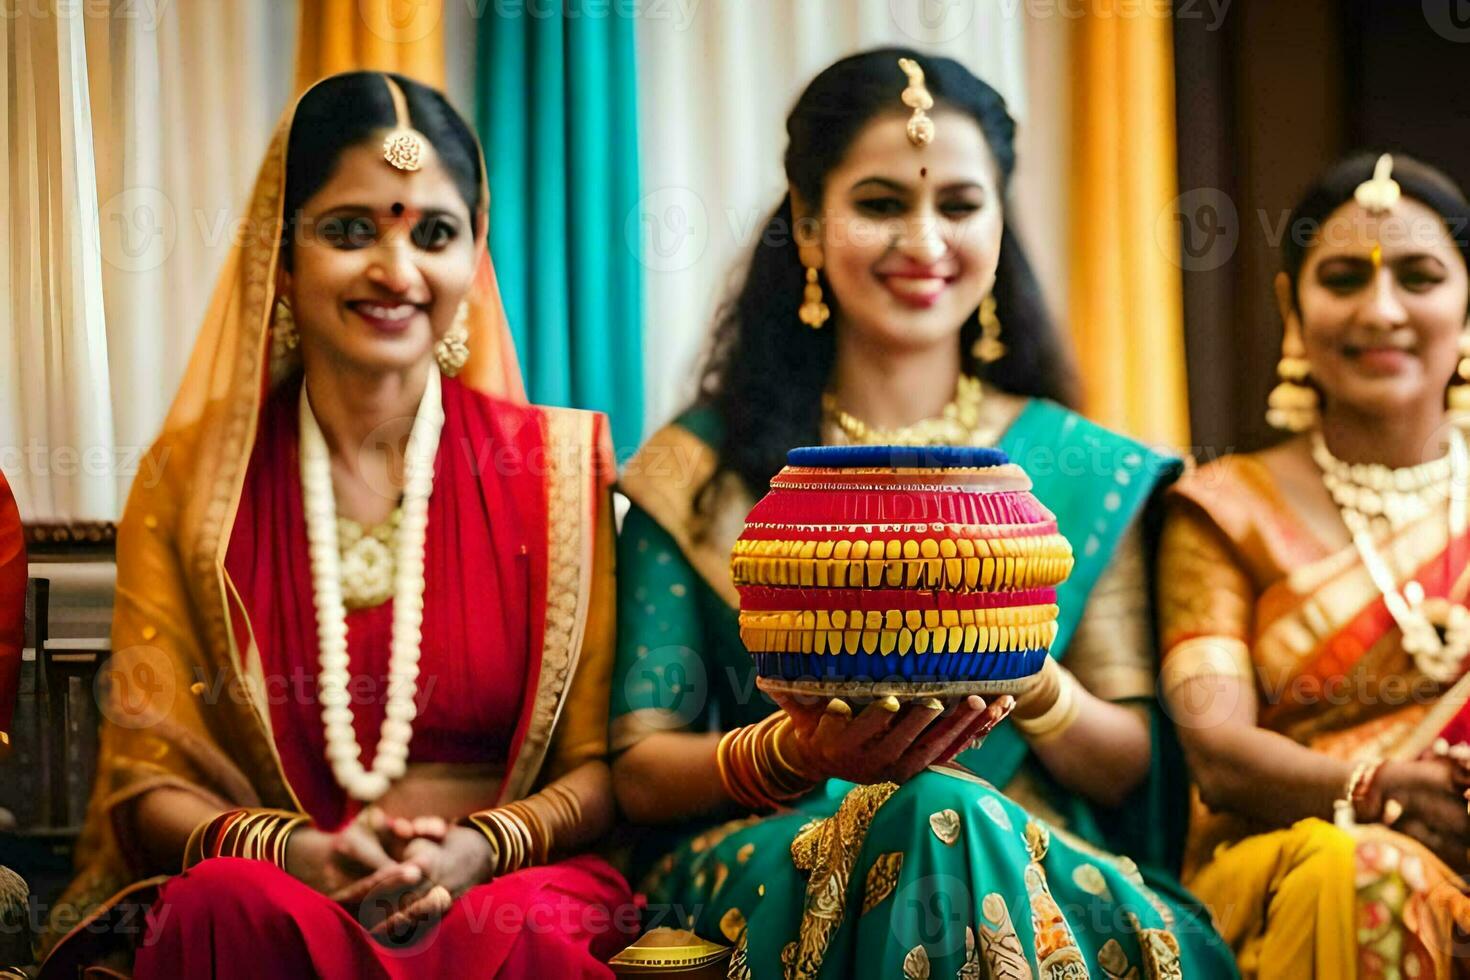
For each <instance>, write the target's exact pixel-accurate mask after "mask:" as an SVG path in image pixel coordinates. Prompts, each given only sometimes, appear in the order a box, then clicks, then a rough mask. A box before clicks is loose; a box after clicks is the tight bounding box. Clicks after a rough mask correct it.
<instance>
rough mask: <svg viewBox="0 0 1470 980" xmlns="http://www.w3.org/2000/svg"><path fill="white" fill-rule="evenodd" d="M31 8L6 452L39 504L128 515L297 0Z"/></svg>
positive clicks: (12, 271)
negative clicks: (131, 491)
mask: <svg viewBox="0 0 1470 980" xmlns="http://www.w3.org/2000/svg"><path fill="white" fill-rule="evenodd" d="M16 6H17V10H16V12H15V13H14V14H13V15H11V16H7V17H4V18H0V31H3V32H5V50H6V56H7V70H6V74H5V85H6V86H7V92H6V99H5V100H4V108H0V112H4V113H6V117H5V125H4V127H3V129H0V138H3V139H4V140H5V146H4V148H3V149H4V151H5V158H6V159H7V160H8V161H10V173H9V176H8V178H7V179H6V180H5V181H3V184H4V191H3V193H4V195H5V199H4V201H3V207H0V213H3V215H4V217H3V219H0V220H3V221H4V222H5V224H6V226H7V234H6V236H5V240H4V243H3V246H0V247H3V248H4V250H5V251H4V254H3V256H0V259H3V261H0V276H3V277H4V278H3V279H0V303H3V304H4V306H3V307H0V308H3V309H4V310H5V316H6V320H7V322H6V323H5V324H4V325H3V327H4V337H5V338H6V342H8V343H9V344H10V345H11V348H12V349H10V350H7V352H6V353H7V356H6V357H4V358H0V360H3V361H4V363H3V365H0V467H3V468H4V471H5V474H6V476H7V477H8V478H9V480H10V482H11V484H12V486H14V487H15V490H16V495H17V499H18V501H19V503H20V508H21V514H22V516H23V517H24V518H25V519H26V520H27V521H31V522H38V521H76V520H103V521H107V520H114V519H116V518H117V517H118V516H119V514H120V513H121V509H122V504H123V501H124V500H125V497H126V494H127V489H128V486H129V484H130V483H131V481H132V478H133V475H134V474H135V472H136V471H137V464H138V457H139V455H140V454H141V452H142V450H144V449H145V448H146V447H147V446H148V445H149V443H151V441H152V439H153V437H154V435H155V434H156V432H157V429H158V426H159V423H160V422H161V421H162V418H163V414H164V412H165V410H166V409H167V406H168V403H169V400H170V399H171V398H172V396H173V391H174V387H175V386H176V385H177V383H178V379H179V376H180V374H181V373H182V371H183V366H184V363H185V361H186V359H187V357H188V353H189V349H190V347H191V345H192V343H193V338H194V332H195V331H196V330H197V329H198V326H199V320H200V318H201V317H202V315H203V312H204V307H205V305H206V303H207V302H208V297H209V293H210V290H211V289H212V288H213V283H214V277H215V274H216V272H217V271H218V268H219V264H220V262H221V261H222V260H223V256H224V254H225V251H226V250H227V249H228V247H229V245H230V242H231V240H232V239H231V236H232V235H233V234H234V233H235V232H236V230H237V229H236V220H235V219H236V217H237V209H238V208H239V206H240V205H241V203H242V202H243V199H244V196H245V194H246V193H247V192H248V190H249V186H248V185H249V182H250V180H251V179H252V177H253V176H254V171H255V168H256V166H257V165H258V163H259V160H260V158H261V156H262V155H263V153H264V151H265V146H266V143H267V142H268V140H269V137H270V128H271V126H272V125H273V124H274V121H275V119H276V117H277V115H278V114H279V112H280V110H281V108H282V106H284V104H285V101H286V99H287V98H288V97H289V96H290V93H291V85H292V53H293V47H294V45H293V37H294V31H295V5H294V4H256V3H216V2H209V3H188V4H182V3H174V4H135V3H127V4H123V3H119V4H116V5H114V8H113V10H112V12H111V13H110V14H108V15H104V14H103V13H102V12H100V11H99V6H98V5H97V4H76V3H68V4H56V5H48V4H44V3H42V4H37V3H30V4H19V5H16ZM48 6H50V7H52V9H50V10H47V9H45V8H46V7H48Z"/></svg>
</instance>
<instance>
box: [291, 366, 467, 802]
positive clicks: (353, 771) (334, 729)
mask: <svg viewBox="0 0 1470 980" xmlns="http://www.w3.org/2000/svg"><path fill="white" fill-rule="evenodd" d="M443 427H444V408H443V402H442V396H441V392H440V387H439V372H438V370H436V369H430V371H429V380H428V383H427V384H426V385H425V386H424V396H423V399H422V400H421V401H420V402H419V407H418V413H417V414H416V415H415V416H414V420H413V429H412V430H411V431H410V433H409V437H408V449H407V452H406V453H405V458H404V489H403V517H402V519H401V520H400V522H399V525H398V531H397V535H396V537H397V541H396V544H397V549H396V550H397V554H396V556H395V561H394V566H395V567H394V573H393V634H392V635H393V639H392V645H391V651H390V654H389V657H388V703H387V706H386V717H385V718H384V719H383V727H382V730H381V734H380V735H379V738H378V748H377V752H376V754H375V755H374V758H373V764H372V769H371V771H369V770H365V769H364V768H363V765H362V763H361V762H360V761H359V756H360V755H361V751H362V750H361V748H360V746H359V745H358V744H357V732H356V729H355V728H354V727H353V723H352V718H353V716H352V699H351V696H350V695H349V694H348V691H347V686H348V682H349V680H350V678H349V676H348V672H347V667H348V659H347V609H346V605H345V603H344V600H343V596H342V570H341V567H340V565H339V556H338V550H337V500H336V495H335V493H334V491H333V489H332V468H331V460H330V458H329V456H328V454H327V442H326V439H325V437H324V436H323V435H322V430H321V427H320V426H319V425H317V421H316V415H315V414H313V412H312V410H311V404H310V402H309V401H308V400H307V397H306V386H305V385H303V386H302V388H301V489H302V495H303V497H304V498H305V509H306V540H307V543H308V545H309V547H310V551H311V584H312V598H313V601H314V603H315V606H316V621H317V644H318V648H319V654H318V659H317V664H318V672H317V686H318V690H319V693H318V698H319V699H320V700H321V705H322V724H323V726H324V727H325V728H326V756H327V760H328V762H330V763H331V766H332V775H333V776H334V777H335V778H336V780H337V784H338V785H339V786H341V787H342V788H343V789H344V790H346V792H347V794H348V795H349V796H351V797H352V798H353V799H356V800H361V801H362V802H364V803H371V802H372V801H374V800H376V799H378V798H379V797H380V796H382V795H383V794H384V793H386V792H387V791H388V786H389V784H390V783H391V782H392V781H393V780H395V779H398V778H399V777H401V776H402V775H403V773H404V772H405V771H406V767H407V761H408V743H409V742H410V741H411V740H412V738H413V719H414V716H415V715H416V714H417V713H418V706H417V704H416V703H415V697H416V695H417V694H418V675H419V653H420V650H419V645H420V643H421V642H422V633H421V632H420V631H421V628H422V626H423V621H424V540H425V537H426V533H427V530H428V525H429V496H430V494H432V493H433V490H434V457H435V455H436V454H437V453H438V451H439V433H440V431H441V430H442V429H443Z"/></svg>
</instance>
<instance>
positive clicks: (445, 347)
mask: <svg viewBox="0 0 1470 980" xmlns="http://www.w3.org/2000/svg"><path fill="white" fill-rule="evenodd" d="M469 317H470V302H469V300H461V301H460V304H459V310H458V311H457V312H456V313H455V314H454V323H452V324H450V326H449V329H448V330H446V331H445V332H444V336H442V337H440V338H439V340H438V341H437V342H436V343H435V344H434V360H436V361H438V362H439V372H440V373H441V374H443V375H444V376H445V377H446V378H452V377H454V376H455V375H456V374H458V373H459V369H460V368H462V367H464V362H465V361H467V360H469V358H470V347H469V340H470V331H469V327H467V326H466V325H465V323H466V321H467V320H469Z"/></svg>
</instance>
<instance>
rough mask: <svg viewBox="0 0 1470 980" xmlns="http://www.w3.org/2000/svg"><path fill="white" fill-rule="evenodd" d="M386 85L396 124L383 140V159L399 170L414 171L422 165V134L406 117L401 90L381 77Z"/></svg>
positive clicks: (392, 81)
mask: <svg viewBox="0 0 1470 980" xmlns="http://www.w3.org/2000/svg"><path fill="white" fill-rule="evenodd" d="M383 81H384V82H386V83H387V84H388V94H389V95H391V96H392V97H393V113H394V115H395V116H396V117H397V124H396V126H395V127H394V129H393V131H392V132H391V133H389V134H388V135H387V137H386V138H385V139H384V140H383V159H384V160H387V161H388V162H389V163H390V164H392V165H393V166H394V167H396V168H397V169H399V170H407V171H414V170H418V169H419V168H421V167H422V166H423V165H424V144H425V143H426V142H428V141H427V140H425V139H424V134H423V133H420V132H419V131H418V130H416V129H414V128H413V124H412V123H411V122H410V120H409V117H408V100H407V99H405V98H404V96H403V89H401V88H399V87H398V83H397V82H395V81H394V80H393V79H392V78H391V77H389V76H388V75H384V76H383Z"/></svg>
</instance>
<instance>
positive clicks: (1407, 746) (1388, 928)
mask: <svg viewBox="0 0 1470 980" xmlns="http://www.w3.org/2000/svg"><path fill="white" fill-rule="evenodd" d="M1380 549H1381V552H1382V553H1383V554H1384V556H1385V558H1386V560H1387V561H1388V562H1389V564H1390V566H1391V567H1393V568H1395V569H1399V570H1405V571H1406V572H1412V577H1413V578H1414V579H1417V581H1419V582H1420V584H1422V585H1423V586H1424V590H1425V594H1426V595H1428V596H1449V597H1451V598H1453V599H1455V600H1456V601H1462V600H1463V599H1464V596H1465V591H1466V585H1467V558H1470V539H1461V540H1456V541H1452V540H1450V536H1449V532H1448V528H1447V525H1446V521H1445V520H1444V517H1443V515H1442V514H1441V513H1435V514H1433V515H1431V516H1429V517H1427V518H1425V519H1423V520H1421V521H1418V522H1415V523H1414V524H1412V525H1410V526H1408V527H1405V528H1403V529H1401V530H1400V531H1398V532H1396V533H1395V534H1394V535H1392V536H1391V537H1390V538H1388V539H1386V540H1381V541H1380ZM1409 577H1410V575H1408V574H1401V576H1400V578H1401V580H1400V585H1401V586H1402V585H1403V583H1404V582H1406V581H1407V580H1408V578H1409ZM1158 580H1159V582H1160V608H1159V616H1160V626H1161V629H1162V633H1163V638H1162V649H1163V650H1164V666H1163V675H1164V676H1163V683H1162V685H1161V687H1162V688H1163V690H1164V691H1165V693H1167V692H1168V691H1169V690H1170V689H1172V688H1177V687H1178V686H1179V685H1180V684H1182V683H1183V681H1184V680H1185V679H1188V677H1190V676H1195V675H1196V674H1197V673H1205V671H1202V670H1200V666H1199V665H1201V664H1202V663H1203V662H1206V661H1207V662H1208V664H1209V670H1208V673H1213V674H1215V675H1217V676H1218V675H1227V676H1228V675H1235V676H1238V677H1241V678H1244V679H1248V680H1250V681H1252V682H1253V683H1254V686H1255V690H1256V696H1257V699H1258V719H1259V720H1258V723H1259V724H1260V725H1261V726H1262V727H1264V728H1268V729H1270V730H1272V731H1275V732H1279V733H1281V734H1283V735H1286V736H1288V737H1290V738H1292V739H1294V740H1295V741H1297V742H1300V743H1301V744H1303V745H1306V746H1309V747H1311V748H1313V749H1315V750H1317V751H1319V752H1322V753H1324V754H1326V755H1329V756H1332V757H1334V758H1338V759H1344V760H1349V761H1354V762H1360V761H1367V760H1383V759H1408V758H1415V757H1417V756H1419V755H1421V754H1422V753H1423V752H1424V751H1425V750H1426V749H1427V748H1428V747H1429V746H1430V745H1431V744H1432V743H1433V741H1434V739H1435V738H1437V737H1439V736H1440V735H1441V734H1442V733H1447V732H1454V731H1456V730H1458V728H1459V727H1460V726H1461V725H1462V724H1463V723H1464V720H1465V719H1464V717H1463V716H1465V715H1470V710H1467V709H1466V707H1465V702H1466V693H1467V690H1470V677H1466V678H1461V680H1460V681H1459V682H1458V683H1456V684H1455V685H1453V686H1452V687H1451V688H1449V689H1447V690H1446V689H1442V688H1441V687H1440V686H1439V685H1438V684H1436V683H1434V682H1433V681H1431V680H1430V679H1429V678H1427V677H1425V676H1424V675H1423V674H1422V673H1421V672H1419V671H1418V669H1417V668H1416V667H1415V665H1414V662H1413V660H1412V658H1411V657H1410V656H1409V655H1408V654H1407V653H1405V652H1404V650H1403V647H1402V643H1401V637H1400V633H1399V630H1398V627H1397V625H1396V624H1395V622H1394V620H1393V618H1392V616H1391V615H1390V614H1389V612H1388V610H1387V608H1386V607H1385V605H1384V602H1383V598H1382V596H1381V594H1380V593H1379V591H1378V590H1377V588H1376V587H1375V586H1374V584H1373V582H1372V580H1371V579H1370V577H1369V574H1368V570H1367V568H1366V567H1365V566H1364V564H1363V563H1362V560H1361V559H1360V558H1359V556H1358V553H1357V551H1356V549H1355V548H1354V547H1353V546H1352V545H1348V546H1346V547H1344V548H1341V549H1338V550H1333V549H1331V548H1328V547H1327V546H1325V545H1324V544H1322V543H1321V542H1320V541H1319V540H1318V539H1317V538H1316V537H1315V536H1314V535H1313V534H1312V533H1311V532H1310V531H1309V530H1308V529H1307V528H1306V527H1305V526H1303V524H1302V523H1301V522H1300V520H1299V519H1298V518H1297V517H1296V516H1295V515H1294V514H1293V513H1292V512H1291V510H1290V509H1289V508H1288V507H1287V505H1286V503H1285V501H1284V500H1283V498H1282V497H1281V495H1280V493H1279V492H1278V490H1277V488H1276V485H1275V482H1274V479H1273V477H1272V476H1271V474H1270V472H1269V471H1268V470H1267V468H1266V467H1265V465H1263V464H1262V463H1261V462H1260V461H1259V460H1258V459H1255V458H1253V457H1251V456H1248V455H1243V456H1233V457H1226V458H1224V459H1222V460H1219V461H1218V462H1216V463H1213V464H1211V465H1209V466H1206V467H1203V468H1201V469H1199V470H1198V471H1196V472H1194V473H1192V474H1190V475H1189V476H1187V477H1186V478H1185V479H1184V480H1183V481H1181V482H1180V483H1179V484H1178V485H1177V486H1176V488H1175V489H1174V491H1173V498H1172V500H1171V506H1170V511H1169V515H1168V519H1167V521H1166V524H1165V529H1164V536H1163V541H1162V543H1161V548H1160V554H1159V575H1158ZM1184 883H1185V885H1186V886H1188V887H1189V888H1190V889H1191V890H1192V891H1194V892H1195V894H1196V895H1198V896H1199V897H1200V898H1201V899H1202V900H1203V901H1204V902H1205V903H1206V904H1208V905H1210V906H1211V907H1212V909H1213V910H1214V912H1215V914H1216V917H1217V919H1218V920H1219V924H1220V927H1221V932H1222V934H1223V935H1224V936H1225V938H1226V940H1227V942H1229V943H1230V944H1231V946H1232V947H1233V948H1234V949H1235V951H1236V955H1237V958H1238V959H1239V962H1240V966H1241V972H1242V974H1243V975H1244V976H1246V977H1254V976H1260V977H1278V976H1354V975H1356V976H1359V977H1396V976H1405V977H1411V976H1420V977H1450V976H1465V975H1470V970H1467V964H1466V963H1465V962H1463V960H1462V959H1461V958H1463V957H1464V956H1465V954H1466V949H1465V948H1464V942H1465V937H1464V935H1463V932H1464V931H1465V930H1470V890H1467V888H1466V886H1465V884H1464V883H1463V882H1461V881H1460V880H1459V879H1458V877H1457V876H1456V874H1455V872H1454V871H1452V870H1451V869H1450V868H1449V867H1448V866H1446V865H1445V864H1444V862H1443V861H1441V860H1440V859H1439V858H1438V857H1437V856H1435V855H1434V854H1433V853H1431V852H1430V851H1429V849H1428V848H1426V847H1424V846H1423V845H1422V844H1420V843H1419V842H1418V841H1416V840H1414V839H1412V838H1410V837H1407V836H1405V835H1403V834H1399V833H1396V832H1394V831H1392V830H1390V829H1388V828H1387V827H1384V826H1381V825H1364V826H1358V827H1355V828H1353V829H1352V830H1350V831H1344V830H1341V829H1339V828H1338V827H1336V826H1335V825H1333V824H1331V823H1328V822H1326V821H1324V820H1318V819H1308V820H1303V821H1301V822H1299V823H1297V824H1296V825H1295V826H1293V827H1291V828H1287V829H1279V828H1271V827H1266V826H1262V825H1259V824H1253V823H1251V822H1250V821H1248V820H1246V819H1245V818H1243V817H1241V816H1239V815H1236V814H1232V813H1222V812H1215V811H1211V810H1209V809H1208V808H1207V807H1205V806H1204V805H1203V803H1202V802H1201V801H1200V799H1199V796H1198V793H1195V795H1194V800H1193V815H1192V819H1191V822H1190V833H1189V844H1188V848H1187V851H1186V858H1185V867H1184ZM1457 930H1458V931H1459V932H1460V933H1461V935H1460V936H1459V938H1458V943H1459V945H1458V946H1457V945H1456V943H1457V938H1456V933H1457Z"/></svg>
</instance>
